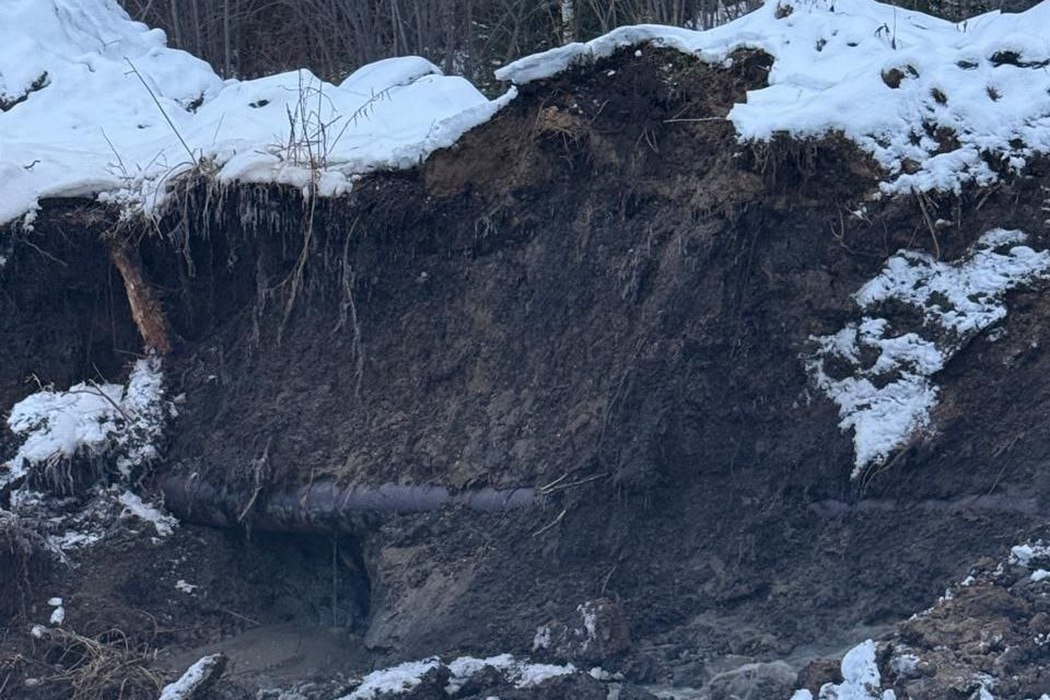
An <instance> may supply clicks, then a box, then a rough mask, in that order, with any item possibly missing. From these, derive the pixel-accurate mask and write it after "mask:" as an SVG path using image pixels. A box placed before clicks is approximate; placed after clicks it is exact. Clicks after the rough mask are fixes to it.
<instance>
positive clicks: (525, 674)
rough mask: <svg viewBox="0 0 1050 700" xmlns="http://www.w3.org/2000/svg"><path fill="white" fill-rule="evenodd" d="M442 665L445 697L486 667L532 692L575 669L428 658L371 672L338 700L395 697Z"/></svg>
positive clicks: (510, 660) (503, 657)
mask: <svg viewBox="0 0 1050 700" xmlns="http://www.w3.org/2000/svg"><path fill="white" fill-rule="evenodd" d="M442 665H444V666H445V667H446V668H447V669H448V671H449V680H448V683H447V684H446V685H445V693H446V694H448V695H455V694H456V693H458V692H459V691H460V690H461V689H462V688H463V686H464V684H465V683H466V682H467V681H468V680H470V679H471V678H472V677H473V676H474V675H475V674H477V673H480V672H481V671H482V670H483V669H485V668H486V667H492V668H495V669H496V670H497V671H499V672H500V673H501V674H502V675H503V677H504V678H505V679H506V680H507V682H508V683H512V684H514V686H515V687H516V688H532V687H534V686H537V685H539V684H541V683H543V682H545V681H547V680H550V679H551V678H558V677H560V676H568V675H572V674H574V673H576V667H575V666H573V665H572V664H566V665H564V666H559V665H555V664H537V663H532V662H530V661H528V660H523V659H516V658H515V657H514V656H512V655H511V654H499V655H498V656H490V657H488V658H483V659H481V658H475V657H473V656H461V657H459V658H456V659H453V660H452V661H449V662H448V663H447V664H442V662H441V660H440V659H438V658H437V657H431V658H429V659H423V660H422V661H409V662H407V663H403V664H400V665H398V666H392V667H391V668H386V669H381V670H378V671H373V672H372V673H370V674H368V675H367V676H365V677H364V679H362V683H361V685H360V686H358V688H357V689H356V690H355V691H354V692H352V693H350V694H349V695H345V696H343V697H342V698H339V699H338V700H373V699H374V698H375V697H376V696H377V695H378V694H380V693H389V694H393V695H396V694H400V693H404V692H408V691H410V690H412V689H413V688H415V687H416V686H417V685H419V683H420V682H421V679H422V677H423V675H424V674H426V673H428V672H429V671H431V670H433V669H435V668H439V667H441V666H442ZM590 674H591V675H592V676H593V677H594V678H597V679H603V678H612V677H613V676H612V675H611V674H608V673H606V672H605V671H603V670H602V669H601V668H599V667H595V668H593V669H591V671H590Z"/></svg>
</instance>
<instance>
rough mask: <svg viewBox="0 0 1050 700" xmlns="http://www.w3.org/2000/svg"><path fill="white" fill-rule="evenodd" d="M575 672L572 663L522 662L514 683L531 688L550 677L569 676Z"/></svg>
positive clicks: (520, 686)
mask: <svg viewBox="0 0 1050 700" xmlns="http://www.w3.org/2000/svg"><path fill="white" fill-rule="evenodd" d="M574 673H576V667H575V666H573V665H572V664H565V665H564V666H559V665H557V664H528V663H527V664H523V665H522V666H521V668H520V675H519V676H518V678H517V680H516V681H515V683H514V685H515V686H516V687H518V688H531V687H533V686H536V685H539V684H540V683H543V682H544V681H547V680H550V679H551V678H558V677H559V676H570V675H572V674H574Z"/></svg>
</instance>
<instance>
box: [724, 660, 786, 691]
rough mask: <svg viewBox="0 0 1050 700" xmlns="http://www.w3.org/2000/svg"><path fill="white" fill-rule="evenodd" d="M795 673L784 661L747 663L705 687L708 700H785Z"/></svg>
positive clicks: (727, 672)
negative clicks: (762, 699)
mask: <svg viewBox="0 0 1050 700" xmlns="http://www.w3.org/2000/svg"><path fill="white" fill-rule="evenodd" d="M797 675H798V674H796V673H795V670H794V669H793V668H792V667H791V666H789V665H788V664H786V663H784V662H783V661H774V662H772V663H753V664H746V665H744V666H741V667H740V668H735V669H733V670H732V671H726V672H725V673H720V674H718V675H717V676H715V677H714V678H712V679H711V682H710V683H708V685H707V691H708V697H709V698H710V700H735V699H736V698H770V699H771V700H772V699H773V698H788V697H791V694H792V692H793V691H794V690H795V679H796V677H797Z"/></svg>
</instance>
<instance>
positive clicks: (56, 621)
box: [47, 598, 66, 626]
mask: <svg viewBox="0 0 1050 700" xmlns="http://www.w3.org/2000/svg"><path fill="white" fill-rule="evenodd" d="M47 604H48V605H50V606H51V607H52V608H54V610H52V611H51V617H50V618H49V619H48V623H49V624H52V625H58V626H61V625H62V623H63V622H65V621H66V609H65V607H64V606H63V605H62V599H61V598H51V599H50V600H48V601H47Z"/></svg>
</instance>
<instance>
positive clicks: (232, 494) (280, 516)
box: [161, 476, 538, 533]
mask: <svg viewBox="0 0 1050 700" xmlns="http://www.w3.org/2000/svg"><path fill="white" fill-rule="evenodd" d="M161 490H162V491H163V493H164V504H165V506H167V508H168V509H169V510H170V511H171V512H172V513H174V514H175V515H176V516H177V517H178V518H179V519H181V520H184V521H186V522H191V523H197V524H199V525H211V526H214V527H232V526H235V525H238V524H242V523H243V524H245V525H249V524H250V525H251V527H252V528H255V529H258V530H271V531H278V532H311V533H332V532H349V531H353V530H355V529H358V528H359V527H360V526H361V523H362V520H363V519H364V518H366V517H367V516H369V515H382V514H391V513H422V512H428V511H436V510H440V509H442V508H451V507H463V508H467V509H469V510H473V511H478V512H481V513H496V512H502V511H506V510H512V509H514V508H522V507H525V506H529V505H533V504H535V503H536V502H537V501H538V498H537V495H536V489H534V488H532V487H523V488H514V489H494V488H491V487H484V488H480V489H468V490H463V491H456V492H452V491H450V490H449V489H448V488H446V487H444V486H428V485H423V486H406V485H401V484H382V485H379V486H363V485H348V486H343V485H340V484H337V483H335V482H333V481H322V482H315V483H312V484H308V485H306V486H300V487H298V488H291V489H287V490H283V491H276V492H274V493H269V494H261V495H259V497H258V498H257V499H256V500H255V503H254V504H252V506H251V507H250V508H248V509H247V510H246V504H248V503H249V502H250V500H251V494H247V493H244V492H243V491H230V490H226V489H219V488H216V487H215V486H214V485H212V484H209V483H207V482H205V481H204V480H203V479H200V478H198V477H195V476H172V477H168V478H167V479H165V480H164V481H163V482H162V483H161Z"/></svg>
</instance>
